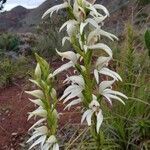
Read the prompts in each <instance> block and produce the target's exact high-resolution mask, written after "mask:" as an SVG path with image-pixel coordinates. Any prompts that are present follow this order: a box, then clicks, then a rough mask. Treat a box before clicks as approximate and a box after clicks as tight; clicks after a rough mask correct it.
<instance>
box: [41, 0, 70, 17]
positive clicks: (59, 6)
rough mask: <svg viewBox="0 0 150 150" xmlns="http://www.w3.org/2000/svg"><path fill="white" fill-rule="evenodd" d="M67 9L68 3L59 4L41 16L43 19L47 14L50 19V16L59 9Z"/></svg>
mask: <svg viewBox="0 0 150 150" xmlns="http://www.w3.org/2000/svg"><path fill="white" fill-rule="evenodd" d="M68 7H69V3H68V2H66V1H65V2H64V3H63V4H59V5H56V6H53V7H51V8H50V9H48V10H47V11H46V12H45V13H44V14H43V16H42V18H44V17H45V16H47V15H48V14H50V17H51V16H52V14H53V13H54V12H55V11H56V12H58V10H60V9H64V8H68Z"/></svg>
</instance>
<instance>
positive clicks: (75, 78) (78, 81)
mask: <svg viewBox="0 0 150 150" xmlns="http://www.w3.org/2000/svg"><path fill="white" fill-rule="evenodd" d="M66 82H67V83H69V82H71V83H73V84H75V83H76V84H78V85H79V86H81V87H82V88H84V86H85V82H84V79H83V77H82V75H74V76H70V77H67V78H66V79H65V80H64V83H66Z"/></svg>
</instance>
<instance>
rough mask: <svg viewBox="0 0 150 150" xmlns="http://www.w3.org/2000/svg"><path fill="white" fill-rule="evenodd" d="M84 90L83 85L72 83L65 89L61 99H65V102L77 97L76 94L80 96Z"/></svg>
mask: <svg viewBox="0 0 150 150" xmlns="http://www.w3.org/2000/svg"><path fill="white" fill-rule="evenodd" d="M82 91H83V87H81V86H79V85H76V84H72V85H70V86H68V87H67V88H66V89H65V91H64V93H63V95H62V96H61V98H60V100H64V102H63V103H66V102H67V101H69V100H70V99H72V98H75V97H76V96H77V97H78V96H79V95H80V94H82Z"/></svg>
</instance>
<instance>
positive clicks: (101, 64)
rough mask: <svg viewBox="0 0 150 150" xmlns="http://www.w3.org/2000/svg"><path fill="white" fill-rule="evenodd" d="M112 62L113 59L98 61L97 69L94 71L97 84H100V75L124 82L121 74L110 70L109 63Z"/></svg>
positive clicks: (104, 58) (100, 59)
mask: <svg viewBox="0 0 150 150" xmlns="http://www.w3.org/2000/svg"><path fill="white" fill-rule="evenodd" d="M110 60H111V57H103V56H101V57H99V58H98V59H97V61H96V69H94V76H95V79H96V82H97V84H98V83H99V74H103V75H106V76H109V77H112V78H113V79H115V80H117V81H118V80H120V81H122V78H121V77H120V75H119V74H117V73H116V72H115V71H112V70H110V69H108V68H106V67H107V66H108V62H109V61H110Z"/></svg>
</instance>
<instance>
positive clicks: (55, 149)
mask: <svg viewBox="0 0 150 150" xmlns="http://www.w3.org/2000/svg"><path fill="white" fill-rule="evenodd" d="M50 148H51V149H52V150H59V145H58V143H57V139H56V137H55V136H54V135H51V136H50V137H49V138H48V139H47V141H46V142H45V144H44V145H43V147H42V150H49V149H50Z"/></svg>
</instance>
